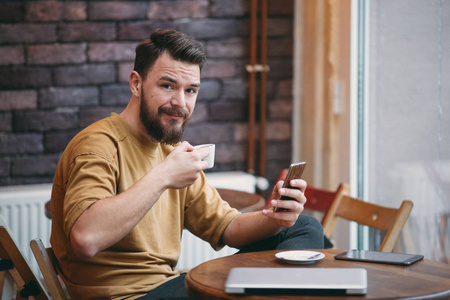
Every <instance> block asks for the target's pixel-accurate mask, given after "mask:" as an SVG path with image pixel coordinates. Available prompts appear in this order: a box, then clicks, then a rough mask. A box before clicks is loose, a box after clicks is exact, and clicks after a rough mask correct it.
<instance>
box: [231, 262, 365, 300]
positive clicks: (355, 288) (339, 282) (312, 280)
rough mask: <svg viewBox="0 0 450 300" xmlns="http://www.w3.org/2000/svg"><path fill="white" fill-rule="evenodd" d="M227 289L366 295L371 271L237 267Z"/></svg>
mask: <svg viewBox="0 0 450 300" xmlns="http://www.w3.org/2000/svg"><path fill="white" fill-rule="evenodd" d="M225 292H227V293H231V294H244V293H248V294H309V293H312V294H327V295H334V294H342V295H363V294H366V293H367V271H366V270H365V269H362V268H303V267H299V268H233V269H231V271H230V273H229V274H228V278H227V281H226V283H225Z"/></svg>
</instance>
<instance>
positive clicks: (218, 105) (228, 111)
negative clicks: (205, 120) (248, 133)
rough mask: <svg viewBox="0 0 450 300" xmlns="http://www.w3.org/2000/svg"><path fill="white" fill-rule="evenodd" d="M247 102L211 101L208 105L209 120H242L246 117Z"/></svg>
mask: <svg viewBox="0 0 450 300" xmlns="http://www.w3.org/2000/svg"><path fill="white" fill-rule="evenodd" d="M246 106H247V103H243V102H217V101H216V102H213V103H211V105H210V117H209V120H211V121H244V120H245V119H246V117H247V109H246Z"/></svg>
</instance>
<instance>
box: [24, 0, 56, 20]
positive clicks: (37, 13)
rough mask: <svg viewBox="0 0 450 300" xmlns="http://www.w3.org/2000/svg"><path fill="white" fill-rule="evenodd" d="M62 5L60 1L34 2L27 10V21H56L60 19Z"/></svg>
mask: <svg viewBox="0 0 450 300" xmlns="http://www.w3.org/2000/svg"><path fill="white" fill-rule="evenodd" d="M62 8H63V3H62V2H60V1H34V2H30V3H29V5H28V9H27V14H26V19H27V20H28V21H32V22H35V21H58V20H60V19H61V14H62Z"/></svg>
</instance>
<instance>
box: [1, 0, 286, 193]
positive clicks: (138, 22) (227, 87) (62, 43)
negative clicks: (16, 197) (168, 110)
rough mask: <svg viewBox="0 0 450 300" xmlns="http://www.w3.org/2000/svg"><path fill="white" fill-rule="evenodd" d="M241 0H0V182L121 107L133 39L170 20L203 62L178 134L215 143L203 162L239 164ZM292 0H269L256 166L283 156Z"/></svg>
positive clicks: (49, 170) (28, 179) (51, 157)
mask: <svg viewBox="0 0 450 300" xmlns="http://www.w3.org/2000/svg"><path fill="white" fill-rule="evenodd" d="M249 3H250V1H249V0H245V1H244V0H209V1H207V0H198V1H187V0H186V1H181V0H171V1H0V185H16V184H31V183H43V182H51V181H52V178H53V174H54V171H55V168H56V165H57V163H58V159H59V157H60V155H61V153H62V151H63V150H64V148H65V146H66V145H67V143H68V142H69V140H70V139H71V138H72V137H73V136H74V135H75V134H76V133H77V132H79V131H80V130H81V129H83V128H84V127H85V126H87V125H89V124H90V123H92V122H94V121H96V120H99V119H101V118H103V117H105V116H109V114H110V113H111V112H112V111H114V112H120V111H121V110H122V109H123V108H124V107H125V106H126V104H127V103H128V100H129V99H130V95H131V93H130V91H129V88H128V75H129V73H130V71H131V70H132V67H133V58H134V48H135V46H136V45H137V42H138V41H140V40H142V39H145V38H147V37H148V35H149V33H150V31H151V30H152V29H153V28H156V27H162V28H175V29H178V30H181V31H184V32H185V33H187V34H190V35H193V36H195V37H196V38H197V39H199V40H200V41H201V42H202V43H203V44H204V46H205V49H206V51H207V56H208V63H207V64H206V65H205V67H204V69H203V71H202V88H201V91H200V94H199V97H198V101H197V105H196V109H195V112H194V115H193V119H192V121H191V123H190V125H188V128H187V129H186V132H185V136H184V139H185V140H188V141H189V142H190V143H191V144H199V143H215V144H216V147H217V150H216V151H217V155H216V165H215V167H214V168H213V170H212V171H225V170H244V171H245V170H246V166H247V157H246V156H247V135H248V132H247V126H248V96H247V95H248V90H247V85H248V74H247V73H246V71H245V65H246V64H247V63H248V61H249V58H248V53H249V51H248V49H249V38H248V37H249V32H250V29H249V28H250V27H249ZM293 5H294V4H293V0H269V22H268V36H269V48H268V56H269V65H270V68H271V70H270V72H269V74H268V91H267V99H268V111H267V118H268V124H267V139H268V141H267V144H268V147H267V167H266V168H267V173H268V174H267V177H269V178H270V179H271V181H272V182H273V180H274V178H276V177H277V176H278V173H279V172H280V170H281V169H282V168H284V167H286V166H287V165H288V163H289V162H290V158H291V111H292V97H291V96H292V95H291V83H292V73H293V72H292V49H293V46H292V36H293V28H292V26H293V14H292V12H293Z"/></svg>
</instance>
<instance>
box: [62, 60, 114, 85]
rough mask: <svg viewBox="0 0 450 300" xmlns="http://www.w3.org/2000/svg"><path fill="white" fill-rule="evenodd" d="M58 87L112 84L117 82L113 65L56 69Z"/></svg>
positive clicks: (86, 65) (87, 65)
mask: <svg viewBox="0 0 450 300" xmlns="http://www.w3.org/2000/svg"><path fill="white" fill-rule="evenodd" d="M54 74H55V76H54V77H55V79H54V82H55V84H56V85H80V84H100V83H112V82H115V80H116V67H115V66H114V64H113V63H105V64H83V65H76V66H72V65H71V66H63V67H57V68H55V69H54Z"/></svg>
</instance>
